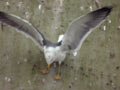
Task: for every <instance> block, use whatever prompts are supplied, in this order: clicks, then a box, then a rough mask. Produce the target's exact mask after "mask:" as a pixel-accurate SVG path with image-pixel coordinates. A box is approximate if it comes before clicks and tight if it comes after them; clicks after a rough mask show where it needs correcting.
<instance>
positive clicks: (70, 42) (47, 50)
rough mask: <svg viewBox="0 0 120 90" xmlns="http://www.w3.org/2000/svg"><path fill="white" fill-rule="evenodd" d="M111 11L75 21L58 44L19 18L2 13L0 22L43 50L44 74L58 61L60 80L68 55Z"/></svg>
mask: <svg viewBox="0 0 120 90" xmlns="http://www.w3.org/2000/svg"><path fill="white" fill-rule="evenodd" d="M111 10H112V6H106V7H103V8H100V9H98V10H95V11H92V12H90V13H88V14H87V15H84V16H82V17H79V18H77V19H75V20H74V21H73V22H72V23H71V24H70V25H69V27H68V29H67V31H66V33H65V34H64V37H63V38H62V40H61V41H59V42H57V43H52V42H50V41H48V40H47V39H46V38H45V37H44V35H43V34H42V33H41V32H40V31H39V30H38V29H36V28H35V27H34V26H33V25H32V24H31V23H29V22H28V21H26V20H24V19H21V18H20V17H18V16H15V15H12V14H7V13H5V12H2V11H0V22H3V23H6V24H8V25H10V26H12V27H15V28H17V29H15V30H17V31H19V32H21V33H23V34H25V35H27V36H29V37H30V38H31V39H32V40H33V41H34V42H35V44H37V45H38V46H39V48H40V49H42V51H43V52H44V55H45V59H46V62H47V64H48V67H47V68H46V69H44V70H41V72H42V73H43V74H47V73H48V72H49V69H50V65H51V64H52V63H53V62H55V61H57V62H58V63H59V67H58V72H57V74H56V76H55V79H56V80H58V79H60V78H61V76H60V65H61V63H62V62H63V61H64V59H65V57H66V54H67V53H70V52H77V51H78V50H79V49H80V47H81V45H82V43H83V41H84V40H85V39H86V37H87V36H88V35H89V34H90V33H91V32H92V31H93V30H95V29H94V28H96V27H97V26H98V25H100V24H101V23H102V22H103V21H104V20H105V18H106V17H107V16H108V15H109V14H110V12H111Z"/></svg>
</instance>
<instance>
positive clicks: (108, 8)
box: [103, 6, 113, 11]
mask: <svg viewBox="0 0 120 90" xmlns="http://www.w3.org/2000/svg"><path fill="white" fill-rule="evenodd" d="M103 9H105V10H108V11H111V10H112V9H113V6H106V7H103Z"/></svg>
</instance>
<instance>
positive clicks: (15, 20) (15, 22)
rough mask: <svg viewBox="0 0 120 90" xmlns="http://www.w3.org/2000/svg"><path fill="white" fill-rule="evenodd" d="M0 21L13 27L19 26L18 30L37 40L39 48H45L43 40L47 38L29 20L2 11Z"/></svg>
mask: <svg viewBox="0 0 120 90" xmlns="http://www.w3.org/2000/svg"><path fill="white" fill-rule="evenodd" d="M0 22H3V23H6V24H8V25H10V26H12V27H15V28H17V29H16V30H17V31H18V32H21V33H23V34H25V35H27V36H28V37H30V38H31V39H32V40H33V41H34V42H36V44H37V45H38V46H39V48H41V49H42V48H43V40H45V38H44V36H43V34H42V33H41V32H40V31H39V30H37V29H36V28H35V27H34V26H33V25H32V24H31V23H29V22H28V21H26V20H24V19H22V18H20V17H18V16H15V15H12V14H7V13H5V12H2V11H0Z"/></svg>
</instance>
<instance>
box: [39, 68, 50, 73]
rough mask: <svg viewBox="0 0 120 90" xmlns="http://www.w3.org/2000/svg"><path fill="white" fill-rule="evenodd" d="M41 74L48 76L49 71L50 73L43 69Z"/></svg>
mask: <svg viewBox="0 0 120 90" xmlns="http://www.w3.org/2000/svg"><path fill="white" fill-rule="evenodd" d="M40 72H41V73H42V74H48V72H49V71H48V70H47V69H43V70H41V71H40Z"/></svg>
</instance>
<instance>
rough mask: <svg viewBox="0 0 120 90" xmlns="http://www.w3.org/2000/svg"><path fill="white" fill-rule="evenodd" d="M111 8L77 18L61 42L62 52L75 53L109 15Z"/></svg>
mask: <svg viewBox="0 0 120 90" xmlns="http://www.w3.org/2000/svg"><path fill="white" fill-rule="evenodd" d="M111 10H112V6H107V7H103V8H101V9H98V10H96V11H93V12H91V13H88V14H87V15H85V16H83V17H80V18H78V19H77V20H75V21H74V22H73V23H71V25H70V26H69V28H68V30H67V32H66V33H65V35H64V38H63V40H62V45H61V49H62V50H63V51H66V52H67V51H77V50H79V49H80V47H81V45H82V43H83V41H84V40H85V38H86V37H87V36H88V35H89V34H90V33H91V32H92V31H93V28H95V27H96V26H98V25H99V24H100V23H101V22H102V21H104V19H105V18H106V17H107V16H108V15H109V13H110V12H111Z"/></svg>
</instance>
